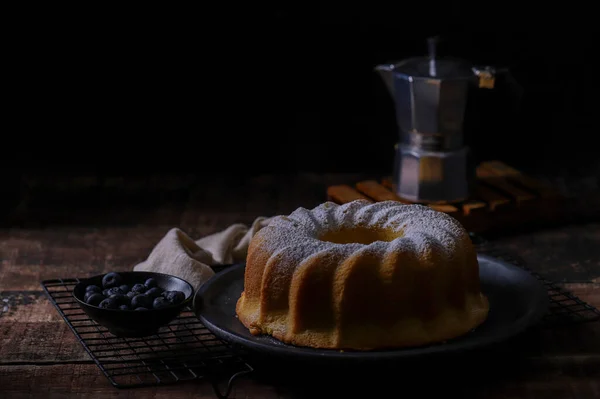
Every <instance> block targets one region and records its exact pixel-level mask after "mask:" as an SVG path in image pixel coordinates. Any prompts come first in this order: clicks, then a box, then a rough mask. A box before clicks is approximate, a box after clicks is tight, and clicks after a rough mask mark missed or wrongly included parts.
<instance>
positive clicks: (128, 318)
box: [73, 271, 194, 337]
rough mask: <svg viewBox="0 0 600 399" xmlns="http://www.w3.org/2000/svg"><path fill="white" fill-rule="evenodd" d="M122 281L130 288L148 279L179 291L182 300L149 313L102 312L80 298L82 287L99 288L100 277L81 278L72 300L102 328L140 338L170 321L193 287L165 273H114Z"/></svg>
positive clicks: (171, 289)
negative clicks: (182, 294) (182, 296)
mask: <svg viewBox="0 0 600 399" xmlns="http://www.w3.org/2000/svg"><path fill="white" fill-rule="evenodd" d="M117 273H118V274H120V275H121V277H122V278H123V284H127V285H129V286H130V287H131V286H133V285H134V284H136V283H140V284H144V281H146V280H147V279H149V278H151V277H152V278H154V279H155V280H156V283H157V285H158V286H159V287H160V288H162V289H163V290H165V291H175V290H176V291H181V292H183V293H184V294H185V299H184V300H183V301H182V302H181V303H178V304H177V305H170V306H166V307H164V308H160V309H149V310H119V309H104V308H101V307H98V306H93V305H90V304H88V303H85V302H84V300H83V297H84V295H85V288H86V287H87V286H88V285H90V284H93V285H97V286H98V287H102V277H103V276H104V274H100V275H97V276H93V277H90V278H86V279H82V280H81V281H80V282H79V283H77V285H75V288H73V297H74V298H75V300H76V301H77V303H78V304H79V306H80V307H81V308H82V309H83V311H84V312H85V313H86V314H87V315H88V316H89V317H90V318H91V319H92V320H94V321H95V322H97V323H98V324H100V325H101V326H104V327H106V328H107V329H108V331H110V332H111V333H112V334H113V335H116V336H118V337H143V336H148V335H154V334H156V333H157V332H158V330H159V329H160V327H162V326H164V325H167V324H168V323H170V322H171V321H173V320H174V319H175V318H176V317H177V316H178V315H179V314H180V313H181V311H182V310H183V308H185V307H186V306H188V305H189V303H190V301H191V300H192V298H193V297H194V287H192V285H191V284H190V283H188V282H187V281H185V280H183V279H181V278H179V277H176V276H171V275H169V274H162V273H154V272H135V271H130V272H117Z"/></svg>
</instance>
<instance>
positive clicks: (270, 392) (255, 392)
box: [0, 364, 286, 399]
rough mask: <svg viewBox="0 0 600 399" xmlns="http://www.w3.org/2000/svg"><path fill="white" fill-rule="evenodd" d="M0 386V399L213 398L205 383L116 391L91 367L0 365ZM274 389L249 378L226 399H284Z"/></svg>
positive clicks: (239, 382)
mask: <svg viewBox="0 0 600 399" xmlns="http://www.w3.org/2000/svg"><path fill="white" fill-rule="evenodd" d="M0 387H2V388H1V389H2V395H3V396H2V397H6V398H13V397H15V398H17V397H19V398H20V397H23V398H25V397H27V398H29V397H34V398H37V397H43V398H54V397H72V396H76V397H90V398H108V397H111V398H112V397H117V396H118V397H119V398H173V399H180V398H181V399H184V398H185V399H187V398H189V399H191V398H194V399H196V398H197V399H204V398H206V399H209V398H210V399H214V398H216V395H215V393H214V391H213V388H212V385H211V384H210V383H209V382H208V381H206V380H197V381H190V382H184V383H180V384H174V385H163V386H159V387H145V388H136V389H125V390H122V389H118V388H115V387H113V386H112V385H111V384H110V382H109V381H108V379H107V378H106V377H105V376H104V375H103V374H102V373H101V371H100V369H99V368H98V367H97V366H96V365H95V364H92V365H88V364H71V365H48V366H43V365H36V366H3V365H0ZM285 397H286V396H280V395H279V394H278V393H277V392H276V390H275V388H274V387H272V386H268V385H265V384H259V383H255V382H253V381H252V380H250V379H244V378H242V379H239V380H238V381H237V383H236V384H235V385H234V389H233V391H232V393H231V395H230V398H232V399H234V398H265V399H270V398H285Z"/></svg>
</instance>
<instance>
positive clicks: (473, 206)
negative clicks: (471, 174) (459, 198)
mask: <svg viewBox="0 0 600 399" xmlns="http://www.w3.org/2000/svg"><path fill="white" fill-rule="evenodd" d="M461 207H462V210H463V215H465V216H469V215H471V214H472V213H473V212H477V211H478V210H485V209H486V208H487V204H486V203H485V202H483V201H477V200H473V199H470V200H467V201H465V202H463V203H462V206H461Z"/></svg>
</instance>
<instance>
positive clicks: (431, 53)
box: [393, 36, 475, 79]
mask: <svg viewBox="0 0 600 399" xmlns="http://www.w3.org/2000/svg"><path fill="white" fill-rule="evenodd" d="M438 41H439V38H438V37H437V36H435V37H431V38H429V39H427V49H428V55H427V56H426V57H413V58H409V59H406V60H403V61H400V62H398V63H397V64H395V65H394V66H393V70H394V72H395V73H396V74H400V75H404V76H405V77H411V78H415V79H419V78H425V79H470V78H472V77H473V75H474V74H475V72H474V71H473V65H472V64H471V63H470V62H468V61H466V60H462V59H460V58H453V57H438V56H437V44H438Z"/></svg>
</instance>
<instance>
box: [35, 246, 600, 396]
mask: <svg viewBox="0 0 600 399" xmlns="http://www.w3.org/2000/svg"><path fill="white" fill-rule="evenodd" d="M472 239H473V243H474V244H475V245H476V247H477V250H478V252H479V253H482V254H486V255H489V256H493V257H495V258H498V259H502V260H504V261H506V262H509V263H512V264H515V265H517V266H520V267H522V268H524V269H526V270H528V271H529V272H530V273H532V275H534V276H535V277H536V278H537V279H539V280H540V281H541V282H542V283H543V284H544V285H545V286H546V288H547V290H548V297H549V299H550V307H549V311H548V314H547V315H546V316H545V317H544V319H543V321H542V323H543V324H544V325H545V326H554V325H557V324H573V323H580V322H588V321H595V320H600V311H599V310H598V309H596V308H594V307H593V306H591V305H589V304H587V303H586V302H584V301H582V300H581V299H579V298H578V297H576V296H574V295H573V294H571V293H569V292H567V291H565V290H563V289H562V288H561V287H559V286H558V285H557V284H555V283H553V282H552V281H548V280H546V279H545V278H543V277H542V276H540V275H539V274H537V273H535V272H533V271H531V270H530V269H529V268H528V267H527V266H526V265H525V263H524V262H523V261H522V260H521V259H519V258H518V257H517V256H515V255H512V254H508V253H506V252H503V251H501V250H498V249H496V248H493V247H491V246H490V245H488V244H489V243H488V242H487V241H486V240H485V239H483V238H482V237H479V236H476V235H472ZM225 267H227V266H221V267H219V268H218V269H217V268H215V271H219V270H222V269H224V268H225ZM78 282H79V280H78V279H75V278H70V279H56V280H45V281H42V287H43V288H44V291H45V292H46V294H47V296H48V298H49V299H50V301H51V302H52V304H53V305H54V306H55V307H56V309H57V310H58V312H59V313H60V315H61V316H62V317H63V319H64V320H65V322H66V323H67V325H68V326H69V328H70V329H71V330H72V331H73V334H75V337H76V338H77V339H78V340H79V342H80V343H81V345H82V346H83V348H84V349H85V350H86V351H87V353H88V354H89V355H90V357H91V358H92V359H93V361H94V362H95V363H96V365H97V366H98V367H99V368H100V370H101V371H102V373H103V374H104V375H105V376H106V377H107V378H108V380H109V381H110V383H111V384H112V385H114V386H115V387H117V388H135V387H143V386H149V385H164V384H173V383H178V382H184V381H190V380H198V379H207V380H208V381H210V383H211V384H212V387H213V389H214V391H215V394H216V396H217V397H218V398H220V399H224V398H227V397H228V396H229V394H230V393H231V390H232V387H233V385H234V383H235V381H236V380H237V379H238V378H239V377H240V376H242V375H245V374H248V373H250V372H252V371H253V368H252V366H251V365H250V364H248V363H247V362H246V360H245V359H244V358H245V354H244V352H242V351H241V350H240V349H238V348H237V347H234V346H233V345H230V344H228V343H227V342H224V341H222V340H220V339H218V338H217V337H216V336H214V335H213V334H212V333H211V332H210V331H209V330H208V329H206V327H204V325H202V323H201V322H200V320H199V319H198V318H197V316H196V315H195V314H194V313H193V311H192V310H191V309H189V308H188V309H186V310H184V311H183V312H182V313H181V314H180V315H179V317H177V319H175V320H174V321H173V322H171V323H170V324H169V325H167V326H165V327H163V328H162V329H161V330H159V332H158V333H157V334H156V335H152V336H148V337H142V338H118V337H115V336H114V335H112V334H111V333H109V332H108V330H107V329H106V328H104V327H102V326H100V325H98V324H97V323H96V322H94V321H93V320H92V319H90V318H89V317H88V316H87V315H86V314H85V313H84V312H83V310H81V308H80V307H79V305H78V304H77V302H75V300H74V299H73V296H72V294H71V292H72V290H73V288H74V287H75V284H77V283H78Z"/></svg>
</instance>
